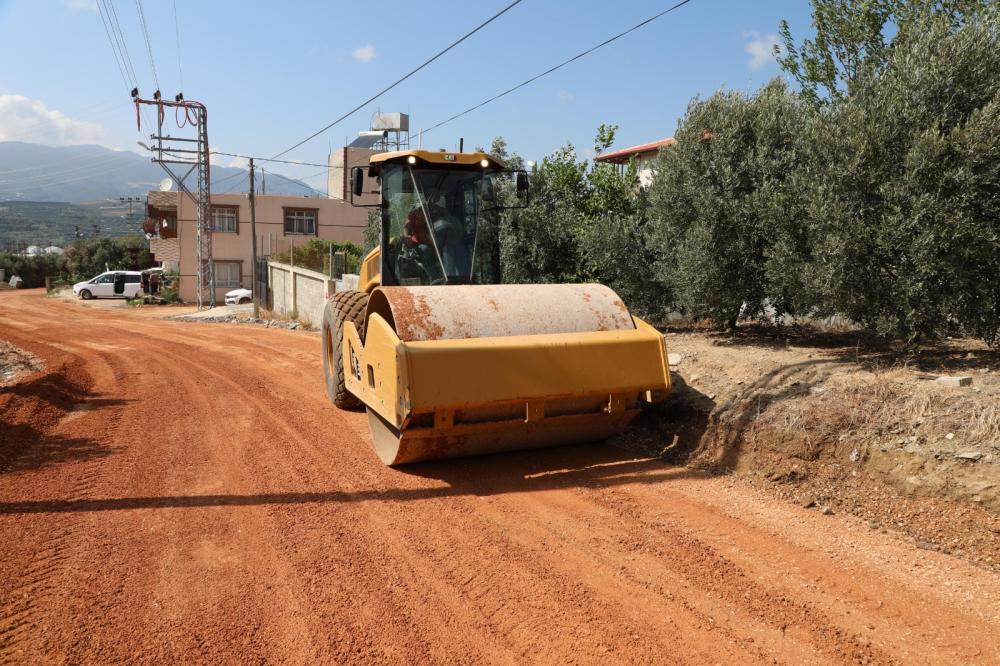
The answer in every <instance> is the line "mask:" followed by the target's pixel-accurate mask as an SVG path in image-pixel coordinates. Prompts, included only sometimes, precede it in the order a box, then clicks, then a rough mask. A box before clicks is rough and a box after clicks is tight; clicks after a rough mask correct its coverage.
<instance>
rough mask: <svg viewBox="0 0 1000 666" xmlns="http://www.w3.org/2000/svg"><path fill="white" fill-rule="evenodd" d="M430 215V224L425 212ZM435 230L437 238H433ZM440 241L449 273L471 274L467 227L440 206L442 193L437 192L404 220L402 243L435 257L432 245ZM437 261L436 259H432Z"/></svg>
mask: <svg viewBox="0 0 1000 666" xmlns="http://www.w3.org/2000/svg"><path fill="white" fill-rule="evenodd" d="M425 209H426V211H427V215H429V216H430V218H431V224H430V226H428V224H427V220H426V218H425V215H424V210H425ZM430 229H433V233H434V237H433V238H431V231H430ZM435 241H437V246H438V251H439V252H440V253H441V259H442V261H443V262H444V266H443V268H444V272H445V274H446V275H453V276H459V275H461V276H465V275H468V274H469V253H468V250H467V249H466V247H465V242H464V241H465V229H464V228H463V227H462V223H461V221H460V220H458V219H457V218H455V217H454V216H453V215H451V214H450V213H449V212H448V210H447V209H446V208H445V207H444V206H442V205H441V193H440V192H434V193H433V194H431V195H430V197H428V199H427V204H426V206H421V205H419V204H418V205H417V206H415V207H414V208H413V210H411V211H410V212H409V213H408V214H407V216H406V220H405V221H404V222H403V242H404V243H405V244H406V245H408V246H410V247H412V248H415V249H417V250H418V251H419V253H420V254H421V255H423V256H427V257H433V254H434V248H433V244H434V242H435ZM430 260H431V261H435V260H434V259H430Z"/></svg>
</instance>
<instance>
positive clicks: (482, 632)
mask: <svg viewBox="0 0 1000 666" xmlns="http://www.w3.org/2000/svg"><path fill="white" fill-rule="evenodd" d="M0 338H3V339H5V340H8V341H9V342H11V343H13V344H14V345H16V346H18V347H22V348H24V349H27V350H29V351H31V352H33V353H35V354H37V355H38V356H39V357H40V358H41V359H42V360H44V361H45V368H44V370H42V371H41V372H40V373H36V374H34V375H31V376H28V377H26V378H24V379H23V380H22V381H21V382H20V383H18V384H16V385H14V386H13V387H9V388H7V389H2V390H0V535H2V539H0V662H7V661H10V662H46V663H50V662H59V663H62V662H69V663H80V662H101V663H109V662H139V663H173V662H211V663H233V662H282V663H374V662H378V663H386V662H392V663H427V662H444V663H463V664H467V663H487V662H488V663H510V664H514V663H518V664H519V663H524V662H534V663H552V662H577V663H609V662H611V663H615V662H617V663H630V664H631V663H692V664H703V663H739V664H745V663H772V662H783V663H795V664H799V663H934V664H941V663H961V664H968V663H1000V641H998V640H997V636H998V635H1000V576H998V575H997V574H995V573H992V572H989V571H985V570H983V569H979V568H977V567H975V566H973V565H970V564H968V563H966V562H964V561H962V560H959V559H957V558H954V557H952V556H949V555H946V554H944V553H940V552H931V551H927V550H921V549H918V548H915V547H914V546H912V545H909V544H907V543H904V542H902V541H900V540H897V539H895V538H894V537H892V536H890V535H884V534H880V533H878V532H874V531H872V530H869V529H866V528H865V527H864V526H863V525H861V524H860V522H858V521H856V520H854V519H851V518H847V517H844V516H841V515H840V514H837V515H833V516H827V515H822V514H820V513H818V512H816V511H809V510H806V509H802V508H799V507H795V506H790V505H788V504H787V503H783V502H780V501H776V500H773V499H770V498H768V497H766V496H764V495H762V494H759V493H758V492H757V491H755V490H753V489H751V488H748V487H746V486H744V485H742V484H740V483H738V482H734V481H733V480H731V479H729V478H726V477H712V476H709V475H706V474H702V473H699V472H694V471H691V470H688V469H685V468H682V467H671V466H668V465H665V464H664V463H662V462H661V461H659V460H656V459H650V458H641V457H636V454H632V453H627V452H625V451H622V450H619V449H616V448H614V447H611V446H609V445H606V444H605V445H588V446H579V447H567V448H562V449H551V450H545V451H535V452H524V453H518V454H513V455H501V456H493V457H488V458H478V459H470V460H464V461H451V462H444V463H434V464H426V465H420V466H414V467H410V468H406V469H390V468H386V467H384V466H383V465H382V464H381V463H380V462H379V461H378V459H377V458H376V456H375V454H374V453H373V451H372V450H371V443H370V441H369V436H368V432H367V424H366V418H365V416H364V415H363V414H362V413H345V412H341V411H338V410H336V409H334V408H333V407H332V406H331V405H330V404H329V403H328V401H327V398H326V395H325V394H324V390H323V381H322V373H321V364H320V354H319V340H318V338H317V337H316V336H314V335H308V334H304V333H301V332H297V331H287V330H272V329H265V328H259V327H250V326H238V325H228V324H194V323H186V322H173V321H160V320H154V319H150V318H147V317H142V316H138V315H137V314H135V313H132V312H129V311H127V310H122V311H120V312H119V311H114V310H111V309H98V308H81V307H79V306H78V305H77V304H75V303H72V302H66V301H62V300H57V299H49V298H45V297H44V296H43V295H42V294H40V293H38V292H27V291H26V292H5V293H3V294H2V295H0Z"/></svg>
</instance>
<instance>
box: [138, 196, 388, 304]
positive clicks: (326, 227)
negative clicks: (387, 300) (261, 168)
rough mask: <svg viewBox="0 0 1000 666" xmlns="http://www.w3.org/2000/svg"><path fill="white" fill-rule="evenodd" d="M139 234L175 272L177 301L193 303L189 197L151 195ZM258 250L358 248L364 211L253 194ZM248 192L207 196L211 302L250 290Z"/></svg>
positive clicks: (344, 204) (320, 200)
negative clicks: (322, 242)
mask: <svg viewBox="0 0 1000 666" xmlns="http://www.w3.org/2000/svg"><path fill="white" fill-rule="evenodd" d="M148 197H149V198H148V202H147V205H146V214H147V219H146V222H145V223H144V224H143V230H144V231H145V232H146V233H147V234H149V235H150V236H151V238H150V241H149V251H150V252H151V253H152V254H153V259H154V260H155V261H157V262H160V264H161V265H162V266H163V267H164V268H165V269H167V270H174V271H177V272H179V273H180V275H181V281H180V297H181V299H182V300H184V301H188V302H191V301H195V300H197V287H196V285H197V279H196V278H197V274H198V263H197V234H196V229H195V206H194V202H193V201H192V199H191V197H189V196H187V195H185V194H180V193H178V192H159V191H154V192H150V193H149V195H148ZM256 200H257V206H256V208H257V252H258V255H259V256H264V255H265V254H267V253H268V252H270V251H271V250H272V249H278V248H288V247H289V245H290V244H291V243H294V244H295V245H296V246H298V245H300V244H304V243H306V242H308V241H309V240H311V239H313V238H322V239H326V240H334V241H337V242H345V241H350V242H352V243H357V244H359V245H360V244H361V243H362V237H363V232H364V228H365V225H366V224H367V222H368V209H367V208H357V207H354V206H352V205H351V204H350V202H348V201H345V200H343V199H327V198H324V197H302V196H290V195H270V194H261V195H257V197H256ZM252 241H253V238H252V235H251V233H250V200H249V197H248V195H247V194H213V195H212V258H213V261H214V266H215V285H216V294H215V298H216V300H217V301H218V302H219V303H222V302H223V300H224V296H225V293H226V292H227V291H229V290H231V289H235V288H237V287H246V288H247V289H249V288H251V284H250V282H251V278H252V275H253V266H252V264H251V262H252V261H253V248H252Z"/></svg>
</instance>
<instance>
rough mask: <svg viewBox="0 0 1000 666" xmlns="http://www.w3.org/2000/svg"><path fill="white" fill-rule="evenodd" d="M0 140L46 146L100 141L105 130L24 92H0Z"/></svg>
mask: <svg viewBox="0 0 1000 666" xmlns="http://www.w3.org/2000/svg"><path fill="white" fill-rule="evenodd" d="M0 118H3V122H2V123H0V141H29V142H31V143H44V144H47V145H50V146H67V145H72V144H79V143H97V144H100V143H104V142H105V141H106V138H107V132H106V131H105V129H104V128H103V127H101V126H100V125H98V124H97V123H90V122H86V121H83V120H74V119H73V118H70V117H69V116H67V115H65V114H63V113H61V112H59V111H56V110H54V109H49V108H48V107H46V106H45V104H43V103H42V102H40V101H39V100H33V99H29V98H27V97H25V96H24V95H8V94H0Z"/></svg>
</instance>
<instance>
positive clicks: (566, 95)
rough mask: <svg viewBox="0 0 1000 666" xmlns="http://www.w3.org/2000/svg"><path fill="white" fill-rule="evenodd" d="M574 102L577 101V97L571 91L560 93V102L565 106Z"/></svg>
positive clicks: (561, 91)
mask: <svg viewBox="0 0 1000 666" xmlns="http://www.w3.org/2000/svg"><path fill="white" fill-rule="evenodd" d="M574 100H576V95H574V94H573V93H571V92H570V91H568V90H560V91H559V101H560V102H562V103H563V104H570V103H571V102H573V101H574Z"/></svg>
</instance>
